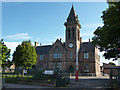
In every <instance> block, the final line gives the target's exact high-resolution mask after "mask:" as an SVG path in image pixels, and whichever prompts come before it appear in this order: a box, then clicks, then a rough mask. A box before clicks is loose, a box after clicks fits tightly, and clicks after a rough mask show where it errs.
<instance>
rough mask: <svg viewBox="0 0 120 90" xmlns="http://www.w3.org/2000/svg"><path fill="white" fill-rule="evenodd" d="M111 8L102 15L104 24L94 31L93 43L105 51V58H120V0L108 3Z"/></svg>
mask: <svg viewBox="0 0 120 90" xmlns="http://www.w3.org/2000/svg"><path fill="white" fill-rule="evenodd" d="M108 4H109V8H108V9H107V10H105V11H103V15H102V16H101V18H102V20H103V23H104V26H102V27H98V28H97V29H96V31H95V32H94V34H95V36H94V37H93V38H92V39H93V44H95V45H98V47H99V49H100V51H105V53H104V56H105V59H108V60H109V59H110V58H113V60H117V58H120V2H114V3H113V2H111V3H108Z"/></svg>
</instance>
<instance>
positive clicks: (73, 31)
mask: <svg viewBox="0 0 120 90" xmlns="http://www.w3.org/2000/svg"><path fill="white" fill-rule="evenodd" d="M72 34H73V38H74V28H73V29H72Z"/></svg>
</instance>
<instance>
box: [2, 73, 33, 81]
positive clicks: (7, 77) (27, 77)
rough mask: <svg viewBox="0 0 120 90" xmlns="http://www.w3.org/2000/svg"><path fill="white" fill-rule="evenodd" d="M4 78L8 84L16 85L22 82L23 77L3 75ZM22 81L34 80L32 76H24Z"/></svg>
mask: <svg viewBox="0 0 120 90" xmlns="http://www.w3.org/2000/svg"><path fill="white" fill-rule="evenodd" d="M3 78H5V82H6V83H8V82H13V83H15V82H17V81H19V80H21V78H22V75H3ZM22 79H23V80H30V79H32V76H23V78H22Z"/></svg>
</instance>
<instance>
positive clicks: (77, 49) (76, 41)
mask: <svg viewBox="0 0 120 90" xmlns="http://www.w3.org/2000/svg"><path fill="white" fill-rule="evenodd" d="M75 76H76V81H78V49H77V41H76V74H75Z"/></svg>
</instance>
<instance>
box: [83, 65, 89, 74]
mask: <svg viewBox="0 0 120 90" xmlns="http://www.w3.org/2000/svg"><path fill="white" fill-rule="evenodd" d="M84 72H89V65H88V64H85V69H84Z"/></svg>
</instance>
